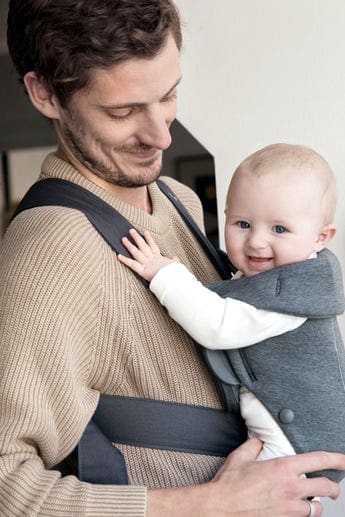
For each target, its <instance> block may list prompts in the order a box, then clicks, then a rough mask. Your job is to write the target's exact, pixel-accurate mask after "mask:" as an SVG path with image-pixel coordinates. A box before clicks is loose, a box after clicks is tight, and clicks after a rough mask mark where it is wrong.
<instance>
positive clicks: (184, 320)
mask: <svg viewBox="0 0 345 517" xmlns="http://www.w3.org/2000/svg"><path fill="white" fill-rule="evenodd" d="M150 289H151V291H152V292H153V293H154V295H155V296H156V297H157V298H158V300H159V301H160V303H161V304H162V305H163V306H164V307H166V308H167V310H168V312H169V314H170V316H171V317H172V318H173V319H174V320H175V321H176V322H177V323H179V324H180V325H181V327H183V328H184V329H185V330H186V332H188V334H190V335H191V336H192V337H193V339H194V340H195V341H197V343H200V344H201V345H203V346H205V347H206V348H211V349H229V348H242V347H245V346H249V345H253V344H254V343H259V342H260V341H263V340H264V339H268V338H270V337H273V336H278V335H279V334H283V333H285V332H288V331H290V330H293V329H295V328H297V327H299V326H300V325H302V324H303V323H304V322H305V321H306V318H300V317H297V316H290V315H287V314H279V313H276V312H270V311H264V310H261V309H257V308H255V307H254V306H252V305H249V304H247V303H244V302H241V301H239V300H233V299H232V298H221V297H220V296H219V295H218V294H216V293H214V292H212V291H210V290H209V289H207V287H204V286H203V285H202V283H201V282H199V281H198V280H197V279H196V278H195V276H194V275H193V274H192V273H190V271H189V270H188V269H187V268H186V267H185V266H183V265H182V264H179V263H173V264H169V265H168V266H165V267H163V268H162V269H160V270H159V271H158V273H157V274H156V275H155V276H154V278H153V279H152V281H151V283H150Z"/></svg>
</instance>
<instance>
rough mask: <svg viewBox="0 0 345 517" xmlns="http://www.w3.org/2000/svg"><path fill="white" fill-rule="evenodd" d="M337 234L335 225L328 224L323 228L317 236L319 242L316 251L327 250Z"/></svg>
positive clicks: (316, 242)
mask: <svg viewBox="0 0 345 517" xmlns="http://www.w3.org/2000/svg"><path fill="white" fill-rule="evenodd" d="M335 232H336V227H335V225H334V224H327V225H326V226H323V227H322V228H321V230H320V232H319V234H318V236H317V240H316V241H315V251H317V252H318V251H321V250H323V248H325V247H326V246H327V244H328V242H329V241H330V240H331V239H333V237H334V235H335Z"/></svg>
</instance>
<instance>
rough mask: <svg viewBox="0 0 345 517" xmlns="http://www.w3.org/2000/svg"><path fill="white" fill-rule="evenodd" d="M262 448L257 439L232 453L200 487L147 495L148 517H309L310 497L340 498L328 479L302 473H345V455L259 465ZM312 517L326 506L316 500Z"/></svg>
mask: <svg viewBox="0 0 345 517" xmlns="http://www.w3.org/2000/svg"><path fill="white" fill-rule="evenodd" d="M261 446H262V443H261V442H260V441H259V440H257V439H255V438H253V439H251V440H248V441H247V442H245V443H244V444H243V445H241V446H240V447H239V448H238V449H236V450H235V451H233V452H232V453H231V454H230V455H229V456H228V458H227V459H226V461H225V463H224V464H223V466H222V467H221V468H220V469H219V471H218V473H217V474H216V476H215V477H214V479H213V480H212V481H210V482H209V483H205V484H203V485H199V486H192V487H185V488H178V489H166V490H159V491H155V490H153V491H149V493H148V513H147V515H148V517H156V516H157V517H158V516H161V515H164V516H166V517H168V516H169V517H170V516H171V517H173V516H175V515H176V516H178V517H192V516H193V517H194V516H196V515H197V516H198V517H223V516H224V517H225V516H230V517H231V516H232V517H234V516H236V517H237V516H238V517H308V516H309V515H311V513H310V512H311V505H310V503H309V501H308V499H307V498H308V497H314V496H320V497H331V498H332V499H336V498H337V497H338V496H339V493H340V489H339V486H338V484H337V483H335V482H333V481H330V480H329V479H327V478H323V477H319V478H304V477H300V476H301V474H303V473H308V472H315V471H318V470H324V469H338V470H345V455H343V454H338V453H328V452H327V453H326V452H310V453H306V454H300V455H296V456H287V457H284V458H277V459H273V460H266V461H256V458H257V457H258V455H259V453H260V451H261ZM311 504H312V507H313V512H314V513H313V514H312V515H314V517H320V515H321V514H322V505H321V503H320V502H318V501H313V502H312V503H311Z"/></svg>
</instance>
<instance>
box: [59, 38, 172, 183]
mask: <svg viewBox="0 0 345 517" xmlns="http://www.w3.org/2000/svg"><path fill="white" fill-rule="evenodd" d="M179 81H180V68H179V51H178V49H177V47H176V45H175V42H174V40H173V38H172V37H169V39H168V40H167V43H166V45H165V47H164V48H163V49H162V50H161V52H160V53H159V54H157V55H156V56H155V57H153V58H151V59H131V60H128V61H126V62H124V63H121V64H119V65H117V66H114V67H113V68H109V69H106V70H104V69H95V70H93V71H92V76H91V83H90V87H89V88H88V89H87V90H83V91H79V92H77V93H76V94H75V95H74V96H73V97H72V99H71V101H70V103H69V104H68V107H67V108H66V109H62V108H61V107H60V109H59V115H60V116H59V121H58V123H57V125H56V128H57V132H58V137H59V140H60V146H61V147H62V149H63V152H64V153H65V154H67V156H69V158H72V160H73V162H74V165H76V166H77V167H78V164H79V165H80V164H81V166H82V167H84V168H86V169H88V171H91V172H92V173H93V174H95V175H96V176H98V177H100V178H102V179H103V180H105V181H107V182H108V183H111V184H114V185H118V186H120V187H137V186H142V185H146V184H149V183H151V182H152V181H154V180H155V179H156V178H157V177H158V176H159V174H160V170H161V166H162V151H163V150H164V149H166V148H167V147H169V145H170V143H171V137H170V132H169V127H170V124H171V122H172V121H173V120H174V118H175V116H176V87H177V84H178V82H179Z"/></svg>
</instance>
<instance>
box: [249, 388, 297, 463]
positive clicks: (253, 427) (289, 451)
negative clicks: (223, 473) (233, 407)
mask: <svg viewBox="0 0 345 517" xmlns="http://www.w3.org/2000/svg"><path fill="white" fill-rule="evenodd" d="M240 399H241V414H242V417H243V419H244V421H245V423H246V426H247V429H248V436H249V437H254V436H255V437H256V438H259V439H260V440H262V441H263V448H262V451H261V453H260V455H259V457H258V460H269V459H272V458H277V457H281V456H291V455H294V454H296V452H295V450H294V448H293V447H292V445H291V443H290V442H289V440H288V439H287V437H286V436H285V434H284V433H283V431H282V430H281V428H280V427H279V425H278V424H277V422H276V421H275V420H274V419H273V417H272V416H271V415H270V413H269V412H268V411H267V409H266V408H265V406H264V405H263V404H262V403H261V402H260V401H259V400H258V399H257V398H256V397H255V395H253V393H251V392H250V391H248V390H247V388H245V387H242V388H241V391H240Z"/></svg>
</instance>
